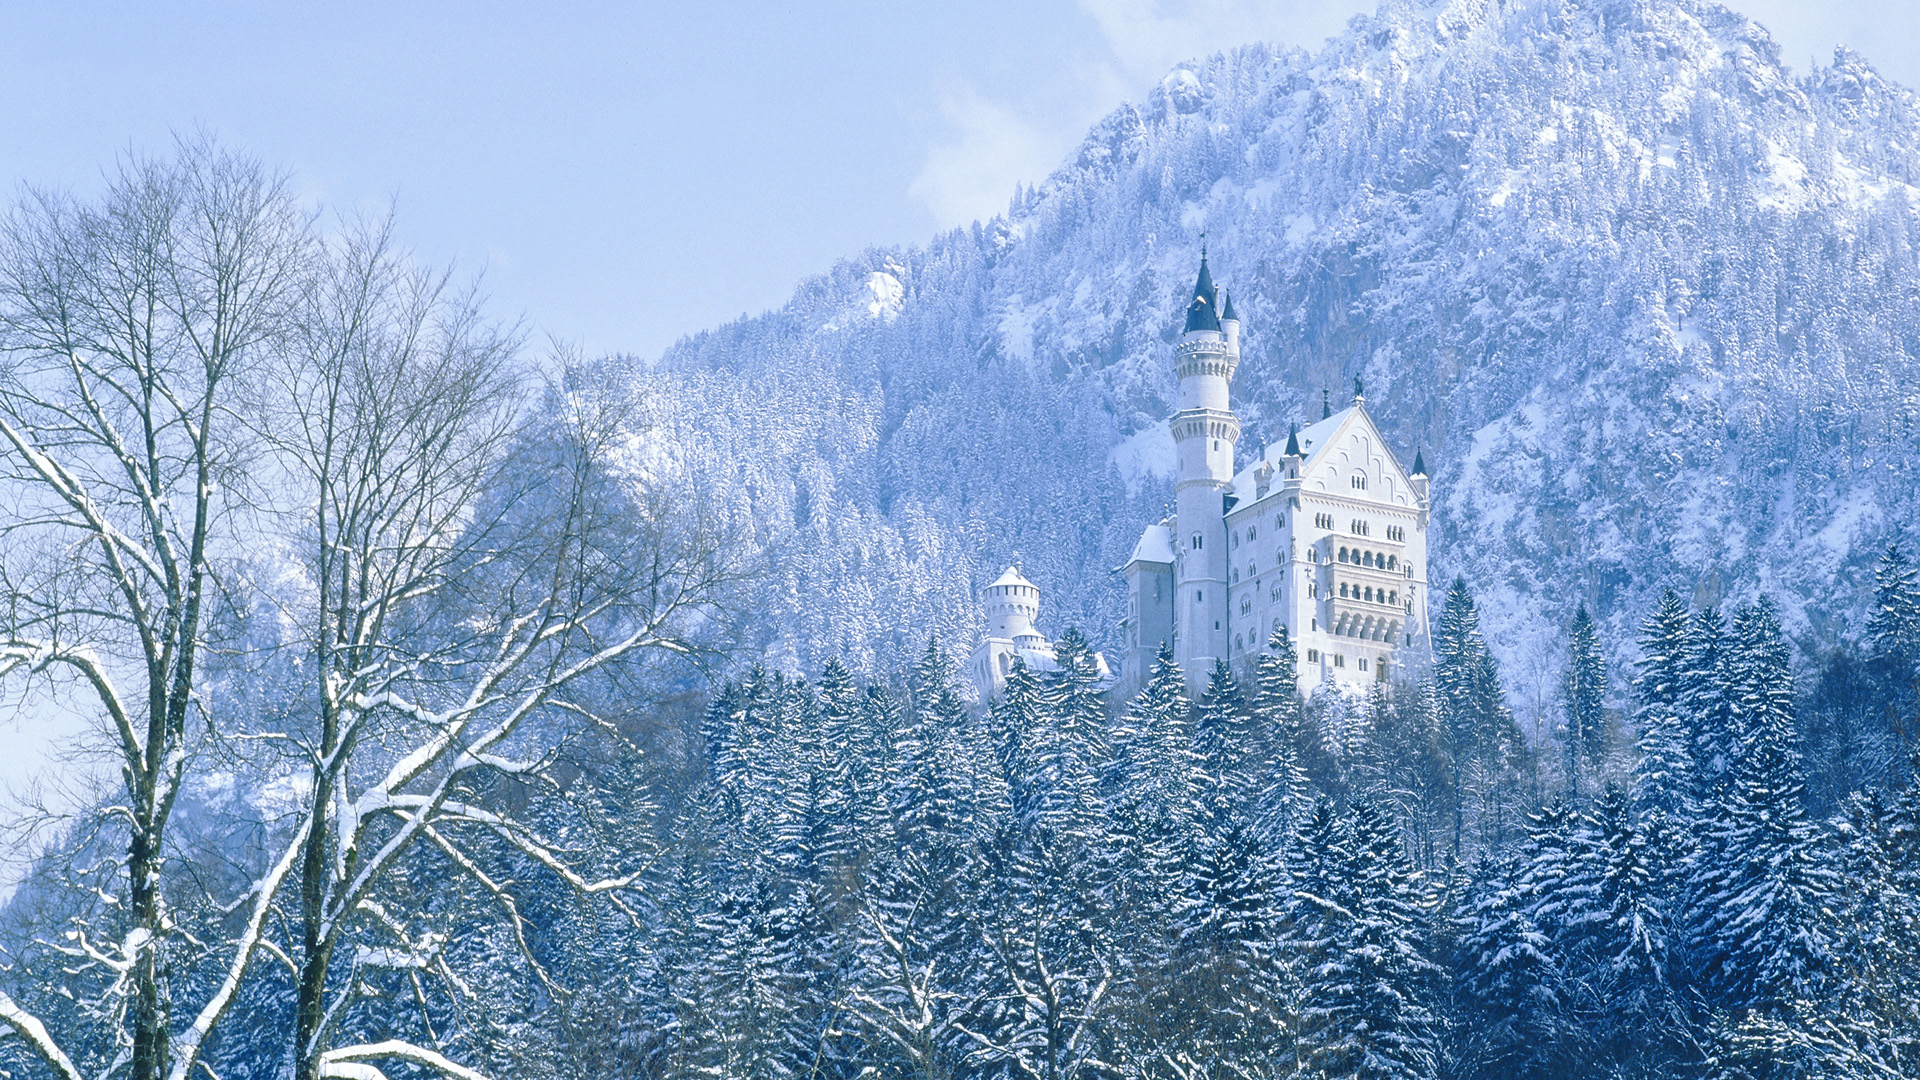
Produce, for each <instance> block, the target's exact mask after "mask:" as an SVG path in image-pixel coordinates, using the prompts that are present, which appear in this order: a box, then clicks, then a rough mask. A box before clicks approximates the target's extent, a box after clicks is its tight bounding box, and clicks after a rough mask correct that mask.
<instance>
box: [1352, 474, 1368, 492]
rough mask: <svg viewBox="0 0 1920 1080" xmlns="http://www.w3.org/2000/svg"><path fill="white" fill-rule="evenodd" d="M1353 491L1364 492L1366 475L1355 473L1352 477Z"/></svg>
mask: <svg viewBox="0 0 1920 1080" xmlns="http://www.w3.org/2000/svg"><path fill="white" fill-rule="evenodd" d="M1353 489H1354V490H1355V491H1365V490H1367V477H1366V474H1364V473H1356V474H1355V475H1354V477H1353Z"/></svg>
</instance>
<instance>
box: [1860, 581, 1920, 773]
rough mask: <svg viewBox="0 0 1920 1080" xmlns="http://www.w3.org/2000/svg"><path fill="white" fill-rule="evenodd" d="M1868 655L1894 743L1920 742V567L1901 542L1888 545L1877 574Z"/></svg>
mask: <svg viewBox="0 0 1920 1080" xmlns="http://www.w3.org/2000/svg"><path fill="white" fill-rule="evenodd" d="M1873 579H1874V590H1873V611H1872V613H1871V614H1870V615H1869V616H1868V618H1867V641H1868V647H1867V655H1868V658H1869V663H1870V664H1871V668H1872V672H1873V679H1874V682H1875V684H1876V685H1877V688H1878V690H1879V696H1880V698H1881V702H1882V704H1881V709H1882V711H1883V714H1884V717H1885V719H1884V720H1883V721H1882V723H1883V724H1884V726H1885V729H1886V731H1887V732H1888V733H1889V734H1890V736H1891V741H1892V742H1894V743H1895V744H1897V745H1900V746H1909V747H1910V746H1913V745H1914V744H1915V742H1916V740H1920V570H1916V569H1915V568H1914V566H1913V563H1912V562H1911V561H1910V560H1909V559H1908V557H1907V554H1906V552H1905V551H1904V550H1902V549H1901V548H1900V546H1899V545H1898V544H1888V545H1887V550H1886V553H1885V554H1884V555H1882V556H1881V557H1880V563H1879V565H1878V566H1876V567H1875V568H1874V572H1873Z"/></svg>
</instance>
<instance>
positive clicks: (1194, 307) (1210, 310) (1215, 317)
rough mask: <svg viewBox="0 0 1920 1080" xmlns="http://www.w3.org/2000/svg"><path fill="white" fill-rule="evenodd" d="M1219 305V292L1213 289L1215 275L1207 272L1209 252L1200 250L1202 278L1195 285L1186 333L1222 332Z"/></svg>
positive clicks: (1203, 249) (1188, 306)
mask: <svg viewBox="0 0 1920 1080" xmlns="http://www.w3.org/2000/svg"><path fill="white" fill-rule="evenodd" d="M1217 303H1219V296H1218V290H1217V289H1215V288H1214V287H1213V274H1212V273H1210V272H1209V271H1208V270H1207V252H1206V249H1205V248H1201V250H1200V278H1199V280H1197V281H1195V282H1194V283H1193V302H1192V303H1190V304H1188V305H1187V328H1186V331H1185V332H1186V333H1189V334H1191V333H1193V332H1194V331H1196V330H1212V331H1215V332H1216V333H1217V332H1218V331H1219V330H1220V315H1219V313H1218V312H1217V311H1216V310H1215V309H1214V305H1215V304H1217Z"/></svg>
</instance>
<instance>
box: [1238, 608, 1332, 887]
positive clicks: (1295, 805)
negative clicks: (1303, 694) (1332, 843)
mask: <svg viewBox="0 0 1920 1080" xmlns="http://www.w3.org/2000/svg"><path fill="white" fill-rule="evenodd" d="M1254 672H1255V694H1254V701H1253V720H1254V723H1255V724H1256V725H1258V726H1259V727H1260V728H1261V729H1262V730H1263V731H1264V732H1265V740H1264V741H1265V744H1266V745H1267V746H1269V747H1271V750H1270V751H1269V755H1268V765H1267V769H1266V775H1265V776H1264V777H1263V778H1262V779H1261V781H1260V790H1259V792H1258V793H1257V796H1256V799H1255V805H1254V809H1253V820H1254V828H1255V830H1256V832H1257V833H1258V834H1259V836H1260V838H1261V840H1262V842H1263V843H1264V844H1266V845H1267V846H1268V848H1269V849H1271V850H1279V849H1280V848H1281V847H1282V846H1283V845H1284V843H1285V840H1286V838H1287V837H1288V836H1290V835H1291V834H1292V832H1293V830H1294V829H1295V828H1296V827H1297V826H1298V825H1299V822H1300V820H1301V819H1302V818H1304V817H1305V814H1306V809H1307V807H1306V800H1307V792H1308V790H1309V785H1310V783H1311V782H1310V781H1309V780H1308V778H1307V766H1306V763H1307V762H1309V761H1312V760H1315V759H1316V758H1317V757H1318V756H1319V755H1320V754H1322V753H1324V750H1323V749H1322V748H1321V747H1320V746H1319V738H1318V736H1319V733H1318V732H1317V731H1310V730H1309V729H1308V727H1307V725H1306V724H1305V723H1304V722H1303V719H1304V718H1303V715H1302V713H1301V710H1300V687H1299V679H1298V675H1297V668H1296V661H1295V657H1294V652H1293V640H1292V639H1291V638H1290V637H1289V636H1288V635H1287V628H1286V626H1284V625H1282V626H1280V627H1279V628H1277V629H1276V630H1274V632H1273V636H1272V637H1271V638H1269V639H1268V640H1267V648H1266V651H1264V652H1262V653H1261V654H1260V656H1259V658H1258V659H1257V660H1256V661H1255V663H1254Z"/></svg>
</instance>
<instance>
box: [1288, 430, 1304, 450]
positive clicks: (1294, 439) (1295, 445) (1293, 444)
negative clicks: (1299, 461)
mask: <svg viewBox="0 0 1920 1080" xmlns="http://www.w3.org/2000/svg"><path fill="white" fill-rule="evenodd" d="M1287 456H1288V457H1300V456H1302V455H1301V453H1300V433H1299V432H1298V431H1295V430H1294V427H1293V425H1292V424H1288V425H1287Z"/></svg>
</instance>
